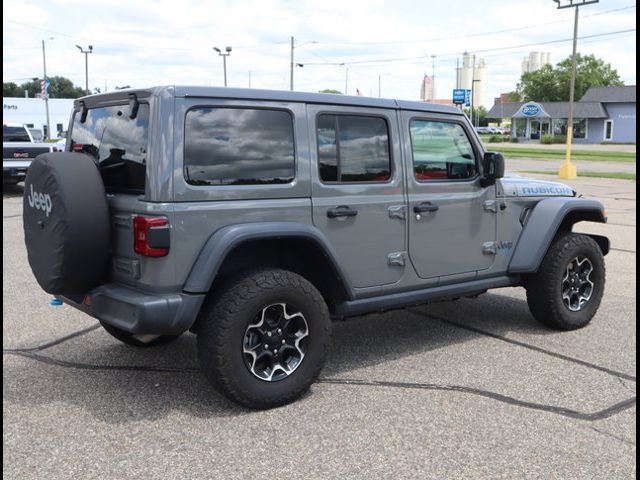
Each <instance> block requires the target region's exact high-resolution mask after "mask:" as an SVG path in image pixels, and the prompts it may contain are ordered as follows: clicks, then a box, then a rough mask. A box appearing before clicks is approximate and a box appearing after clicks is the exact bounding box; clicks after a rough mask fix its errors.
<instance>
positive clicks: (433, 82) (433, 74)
mask: <svg viewBox="0 0 640 480" xmlns="http://www.w3.org/2000/svg"><path fill="white" fill-rule="evenodd" d="M431 95H433V98H432V99H431V100H433V99H435V98H436V56H435V55H431Z"/></svg>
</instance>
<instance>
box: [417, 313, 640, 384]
mask: <svg viewBox="0 0 640 480" xmlns="http://www.w3.org/2000/svg"><path fill="white" fill-rule="evenodd" d="M408 311H410V312H412V313H415V314H416V315H420V316H422V317H426V318H431V319H433V320H437V321H439V322H442V323H445V324H447V325H451V326H454V327H456V328H460V329H462V330H468V331H470V332H474V333H477V334H479V335H485V336H487V337H491V338H495V339H496V340H501V341H503V342H506V343H510V344H512V345H516V346H518V347H523V348H526V349H529V350H533V351H534V352H538V353H542V354H544V355H548V356H550V357H554V358H558V359H560V360H564V361H567V362H571V363H575V364H577V365H581V366H583V367H586V368H591V369H593V370H599V371H601V372H604V373H607V374H609V375H612V376H614V377H618V378H623V379H625V380H629V381H631V382H635V381H636V377H635V376H633V375H629V374H627V373H623V372H618V371H616V370H612V369H610V368H607V367H602V366H600V365H596V364H595V363H591V362H587V361H586V360H581V359H579V358H575V357H569V356H568V355H564V354H562V353H558V352H554V351H552V350H547V349H545V348H542V347H538V346H536V345H531V344H529V343H525V342H520V341H518V340H514V339H511V338H508V337H505V336H502V335H498V334H497V333H493V332H489V331H486V330H482V329H480V328H476V327H472V326H469V325H465V324H462V323H458V322H454V321H452V320H448V319H446V318H443V317H440V316H438V315H434V314H432V313H424V312H421V311H419V310H415V309H413V308H410V309H408Z"/></svg>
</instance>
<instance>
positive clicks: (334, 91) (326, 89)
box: [318, 88, 342, 95]
mask: <svg viewBox="0 0 640 480" xmlns="http://www.w3.org/2000/svg"><path fill="white" fill-rule="evenodd" d="M318 93H335V94H336V95H342V92H341V91H340V90H335V89H333V88H325V89H323V90H319V91H318Z"/></svg>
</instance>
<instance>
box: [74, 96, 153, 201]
mask: <svg viewBox="0 0 640 480" xmlns="http://www.w3.org/2000/svg"><path fill="white" fill-rule="evenodd" d="M80 117H81V112H75V114H74V117H73V126H72V131H71V148H72V150H73V151H74V152H82V153H87V154H89V155H91V156H92V157H93V158H94V159H95V161H96V164H97V165H98V169H99V170H100V174H101V175H102V181H103V182H104V186H105V190H106V191H107V192H124V193H144V187H145V176H146V164H147V145H148V134H149V105H148V104H146V103H141V104H140V108H139V110H138V114H137V116H136V118H135V119H133V120H132V119H130V118H129V107H128V106H127V105H116V106H112V107H101V108H93V109H90V110H89V111H88V112H87V118H86V120H85V122H84V123H80Z"/></svg>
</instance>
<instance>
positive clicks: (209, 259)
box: [183, 222, 354, 299]
mask: <svg viewBox="0 0 640 480" xmlns="http://www.w3.org/2000/svg"><path fill="white" fill-rule="evenodd" d="M290 238H295V239H303V240H307V241H310V242H312V243H313V244H314V245H315V246H317V247H318V248H319V249H320V250H321V251H322V252H323V253H324V255H325V257H326V258H327V260H328V261H329V262H330V263H331V265H332V266H333V268H334V271H335V273H336V275H337V278H336V281H338V282H340V283H341V284H342V286H343V287H344V290H345V292H347V294H348V295H349V298H350V299H352V298H354V293H353V290H352V288H351V284H350V283H349V281H348V278H347V276H346V274H345V272H344V271H343V270H342V268H341V267H340V264H339V263H338V262H337V258H338V257H337V255H336V252H335V251H334V249H333V248H332V247H331V244H330V242H329V240H328V239H327V237H326V236H325V235H324V234H323V233H322V232H321V231H320V230H319V229H317V228H316V227H314V226H313V225H308V224H304V223H297V222H256V223H243V224H237V225H229V226H227V227H224V228H221V229H220V230H217V231H216V232H214V233H213V234H212V235H211V236H210V237H209V239H208V240H207V242H206V243H205V244H204V247H202V250H201V251H200V253H199V254H198V257H197V259H196V261H195V263H194V265H193V268H192V269H191V272H190V273H189V276H188V277H187V281H186V283H185V285H184V288H183V290H184V291H185V292H187V293H206V292H208V291H209V290H210V288H211V285H212V284H213V281H214V280H215V278H216V275H217V274H218V271H219V270H220V266H221V265H222V263H223V262H224V260H225V258H226V257H227V255H228V254H229V253H230V252H231V251H232V250H233V249H234V248H235V247H237V246H238V245H240V244H242V243H245V242H248V241H254V240H274V239H290Z"/></svg>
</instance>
